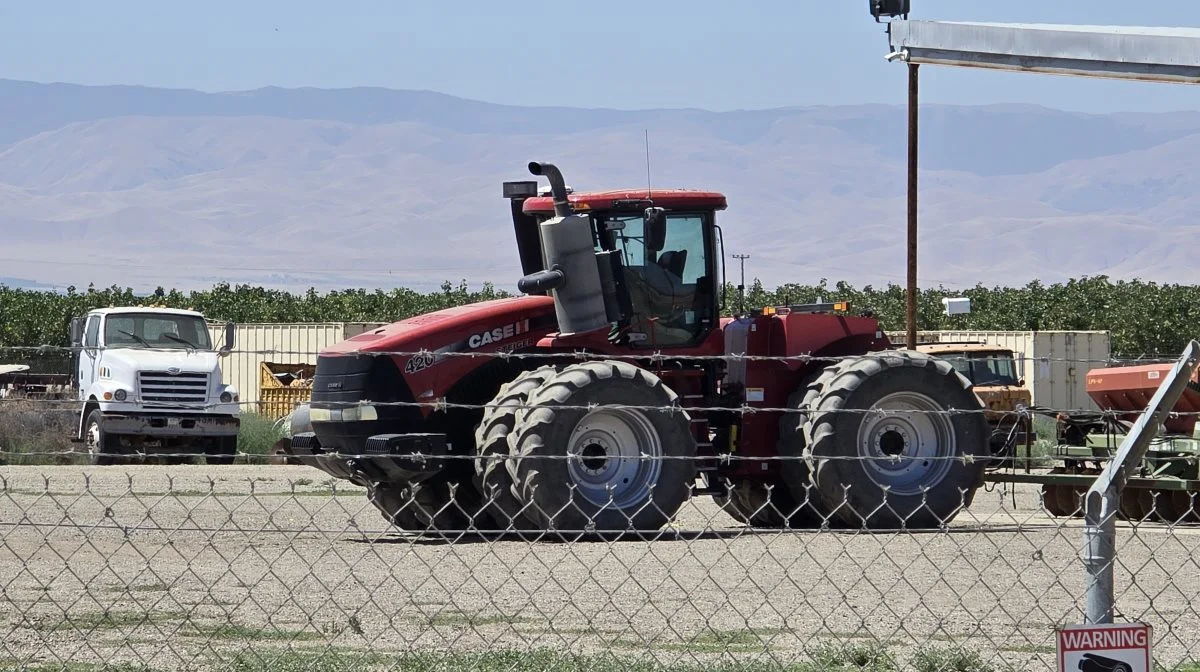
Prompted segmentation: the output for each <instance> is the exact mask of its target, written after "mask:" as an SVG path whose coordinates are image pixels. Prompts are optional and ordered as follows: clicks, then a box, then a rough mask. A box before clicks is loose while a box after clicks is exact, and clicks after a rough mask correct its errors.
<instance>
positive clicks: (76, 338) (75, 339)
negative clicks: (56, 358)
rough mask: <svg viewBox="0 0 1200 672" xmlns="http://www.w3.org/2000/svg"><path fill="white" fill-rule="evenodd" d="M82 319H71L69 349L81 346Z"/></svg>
mask: <svg viewBox="0 0 1200 672" xmlns="http://www.w3.org/2000/svg"><path fill="white" fill-rule="evenodd" d="M83 321H84V320H83V318H82V317H72V318H71V347H73V348H78V347H79V346H81V345H83Z"/></svg>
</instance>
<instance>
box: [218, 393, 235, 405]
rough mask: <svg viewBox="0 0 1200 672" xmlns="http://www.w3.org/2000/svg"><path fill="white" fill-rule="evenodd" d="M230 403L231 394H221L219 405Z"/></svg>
mask: <svg viewBox="0 0 1200 672" xmlns="http://www.w3.org/2000/svg"><path fill="white" fill-rule="evenodd" d="M231 401H233V394H232V393H231V392H222V393H221V403H222V404H228V403H230V402H231Z"/></svg>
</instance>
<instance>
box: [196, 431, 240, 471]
mask: <svg viewBox="0 0 1200 672" xmlns="http://www.w3.org/2000/svg"><path fill="white" fill-rule="evenodd" d="M237 446H238V441H237V437H236V436H222V437H219V438H216V439H214V440H213V442H212V444H211V445H209V446H208V452H207V453H206V455H205V457H204V461H205V463H207V464H224V465H228V464H233V460H234V459H235V458H236V457H237Z"/></svg>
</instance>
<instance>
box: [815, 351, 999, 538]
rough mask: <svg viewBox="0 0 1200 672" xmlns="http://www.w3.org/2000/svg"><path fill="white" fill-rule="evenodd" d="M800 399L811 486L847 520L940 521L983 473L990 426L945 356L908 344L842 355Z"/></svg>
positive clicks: (963, 503)
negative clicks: (907, 346)
mask: <svg viewBox="0 0 1200 672" xmlns="http://www.w3.org/2000/svg"><path fill="white" fill-rule="evenodd" d="M801 405H802V407H803V408H804V409H806V411H807V416H806V418H805V423H804V438H805V441H806V443H807V448H806V455H807V458H808V459H807V462H808V468H809V470H810V471H811V475H810V480H811V482H812V484H813V485H814V486H815V487H814V488H813V491H814V492H815V493H816V494H817V496H818V499H819V500H820V503H821V505H822V507H823V508H824V509H825V510H827V511H829V512H830V513H831V515H833V516H836V517H837V518H839V519H841V520H842V521H843V522H844V523H845V524H847V525H850V526H854V527H859V526H861V527H866V528H871V529H894V528H900V527H907V528H936V527H940V526H943V525H946V524H948V523H949V522H950V521H951V520H953V519H954V517H955V516H957V515H958V513H959V512H961V511H962V510H963V509H965V508H966V507H968V506H970V504H971V502H972V500H973V499H974V496H975V491H976V489H977V488H978V487H979V486H980V485H981V484H982V482H983V472H984V469H985V468H986V467H987V465H988V462H989V461H990V458H991V451H990V450H989V447H988V438H989V436H990V434H991V431H990V428H989V426H988V424H987V421H986V419H985V417H984V414H983V410H984V407H983V404H982V403H981V402H980V401H979V397H977V396H976V395H975V394H974V392H972V391H971V383H970V381H969V380H967V379H966V378H965V377H963V376H962V375H961V374H959V373H958V372H957V371H955V370H954V368H953V367H952V366H951V365H950V364H949V363H948V362H945V361H943V360H940V359H936V358H934V357H931V356H929V355H926V354H924V353H919V352H914V351H886V352H878V353H872V354H869V355H864V356H862V357H855V358H851V359H845V360H842V361H840V362H838V363H837V364H834V365H832V366H830V367H828V368H826V369H825V371H824V372H823V373H822V374H821V376H820V377H818V378H817V380H816V381H814V382H813V384H812V385H810V386H809V388H808V391H807V392H806V393H805V395H804V401H803V402H802V404H801ZM870 411H874V412H870Z"/></svg>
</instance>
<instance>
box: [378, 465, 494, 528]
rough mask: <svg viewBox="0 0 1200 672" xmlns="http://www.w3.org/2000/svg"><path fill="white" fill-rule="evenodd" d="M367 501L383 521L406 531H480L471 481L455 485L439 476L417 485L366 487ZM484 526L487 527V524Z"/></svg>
mask: <svg viewBox="0 0 1200 672" xmlns="http://www.w3.org/2000/svg"><path fill="white" fill-rule="evenodd" d="M367 499H369V500H370V501H371V503H372V504H374V505H375V508H377V509H379V512H380V513H382V514H383V518H384V520H387V521H388V522H389V523H392V524H393V525H395V526H396V527H399V528H400V529H402V530H407V531H409V532H428V533H431V534H436V535H440V536H444V535H455V536H457V535H461V534H463V533H468V532H470V533H475V532H479V531H481V530H480V527H479V526H478V525H476V523H475V521H477V520H480V521H487V520H488V519H487V518H486V517H482V516H479V515H478V512H479V509H480V506H479V493H478V492H476V491H475V487H474V485H473V484H472V483H470V482H455V481H451V480H449V479H448V478H446V477H444V476H442V475H441V474H438V475H436V476H432V477H430V478H429V479H426V480H424V481H421V482H419V483H377V484H374V485H370V486H368V489H367ZM483 527H484V528H486V527H488V524H487V522H484V523H483Z"/></svg>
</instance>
